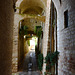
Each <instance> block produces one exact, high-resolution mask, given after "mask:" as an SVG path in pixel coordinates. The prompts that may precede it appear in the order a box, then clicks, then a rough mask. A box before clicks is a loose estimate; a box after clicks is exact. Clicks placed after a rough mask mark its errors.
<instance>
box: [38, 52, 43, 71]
mask: <svg viewBox="0 0 75 75" xmlns="http://www.w3.org/2000/svg"><path fill="white" fill-rule="evenodd" d="M42 66H43V54H42V53H40V54H39V55H38V69H39V70H40V71H42Z"/></svg>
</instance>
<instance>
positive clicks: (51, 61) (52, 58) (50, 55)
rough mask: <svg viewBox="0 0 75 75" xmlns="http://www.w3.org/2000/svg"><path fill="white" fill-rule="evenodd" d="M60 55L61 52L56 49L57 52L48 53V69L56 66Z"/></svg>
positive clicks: (46, 61)
mask: <svg viewBox="0 0 75 75" xmlns="http://www.w3.org/2000/svg"><path fill="white" fill-rule="evenodd" d="M58 55H59V52H58V51H56V52H53V53H50V52H49V53H48V54H47V56H46V57H45V63H46V64H47V65H46V70H50V67H51V66H54V65H55V64H56V62H57V60H58V59H57V57H58Z"/></svg>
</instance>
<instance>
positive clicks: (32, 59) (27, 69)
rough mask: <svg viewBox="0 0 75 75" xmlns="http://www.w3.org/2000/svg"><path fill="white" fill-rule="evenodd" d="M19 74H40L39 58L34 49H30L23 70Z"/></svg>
mask: <svg viewBox="0 0 75 75" xmlns="http://www.w3.org/2000/svg"><path fill="white" fill-rule="evenodd" d="M19 75H40V73H39V72H38V68H37V60H36V56H35V52H34V51H30V52H29V53H28V54H27V55H26V57H25V60H24V65H23V72H19Z"/></svg>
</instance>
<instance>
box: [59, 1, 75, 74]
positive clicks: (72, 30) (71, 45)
mask: <svg viewBox="0 0 75 75" xmlns="http://www.w3.org/2000/svg"><path fill="white" fill-rule="evenodd" d="M74 3H75V1H74V0H62V3H61V11H60V10H59V11H58V17H59V18H58V29H59V30H58V50H59V51H60V57H59V63H58V65H59V67H58V69H59V72H58V74H59V75H75V72H74V70H75V64H74V63H75V40H74V38H75V36H74V34H75V16H74V14H75V11H74V8H75V5H74ZM66 10H68V25H69V26H68V27H67V28H64V12H65V11H66ZM59 14H60V16H59Z"/></svg>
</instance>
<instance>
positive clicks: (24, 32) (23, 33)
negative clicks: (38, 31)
mask: <svg viewBox="0 0 75 75" xmlns="http://www.w3.org/2000/svg"><path fill="white" fill-rule="evenodd" d="M27 29H28V27H27V26H21V28H20V30H19V34H20V35H26V34H27Z"/></svg>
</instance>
